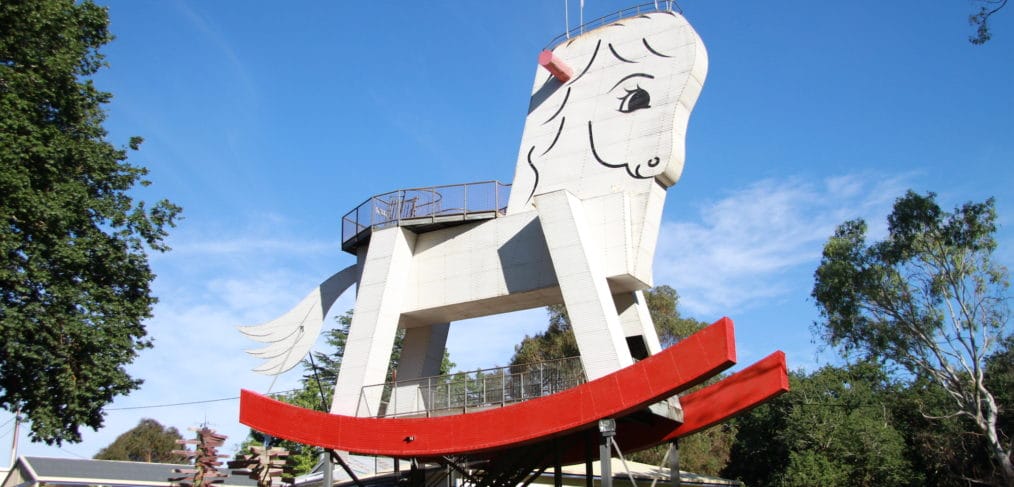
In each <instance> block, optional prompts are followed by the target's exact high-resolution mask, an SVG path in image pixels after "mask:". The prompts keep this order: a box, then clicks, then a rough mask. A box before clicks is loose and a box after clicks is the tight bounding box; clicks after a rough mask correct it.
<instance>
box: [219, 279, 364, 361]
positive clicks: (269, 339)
mask: <svg viewBox="0 0 1014 487" xmlns="http://www.w3.org/2000/svg"><path fill="white" fill-rule="evenodd" d="M360 272H361V269H360V268H359V266H358V265H356V264H353V265H350V266H348V267H346V268H345V269H342V270H341V271H339V272H337V273H336V274H335V275H333V276H331V277H329V278H327V280H325V281H324V282H322V283H321V284H320V286H318V287H317V288H316V289H314V290H313V291H310V294H307V295H306V297H305V298H303V300H302V301H300V302H299V304H297V305H296V306H295V307H294V308H292V309H290V310H289V311H288V312H286V313H285V314H283V315H282V316H279V317H278V318H275V319H273V320H271V321H268V322H266V323H263V324H260V325H254V326H240V327H238V328H239V331H240V333H243V334H244V335H246V336H247V337H248V338H250V339H251V340H255V341H258V342H263V343H268V345H267V346H265V347H263V348H258V349H255V350H247V353H249V354H250V355H253V356H255V357H257V358H261V359H264V363H263V364H261V365H260V366H258V367H256V368H255V369H253V371H254V372H258V373H261V374H265V375H278V374H281V373H283V372H286V371H288V370H290V369H292V368H293V367H295V366H296V364H298V363H299V362H300V361H302V360H303V357H304V356H306V353H307V352H309V351H310V348H311V347H312V346H313V343H314V342H315V341H316V340H317V336H318V335H320V328H321V326H322V325H323V324H324V318H325V317H326V316H327V312H328V311H329V310H330V309H331V306H333V305H334V302H335V301H337V300H338V297H339V296H341V295H342V293H344V292H345V290H347V289H348V288H349V287H351V286H352V285H353V284H355V283H356V282H358V281H359V273H360Z"/></svg>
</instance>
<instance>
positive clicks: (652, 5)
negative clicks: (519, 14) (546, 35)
mask: <svg viewBox="0 0 1014 487" xmlns="http://www.w3.org/2000/svg"><path fill="white" fill-rule="evenodd" d="M672 11H676V12H678V13H680V14H681V15H682V14H683V9H682V8H680V6H679V5H677V4H676V2H675V0H658V1H655V2H648V3H642V4H640V5H634V6H633V7H627V8H625V9H622V10H617V11H615V12H611V13H608V14H605V15H603V16H601V17H599V18H597V19H593V20H589V21H588V22H585V23H583V24H581V25H579V26H577V27H574V28H573V29H570V30H568V31H567V32H564V33H563V34H560V35H558V36H556V37H554V38H553V40H551V41H549V44H546V47H544V48H543V49H544V50H552V49H553V48H554V47H556V46H557V45H558V44H560V43H561V42H563V41H565V40H567V39H570V38H571V37H572V36H578V35H581V34H584V33H585V32H587V31H590V30H594V29H596V28H598V27H601V26H603V25H606V24H611V23H613V22H616V21H617V20H620V19H625V18H627V17H631V16H634V15H640V14H642V13H649V12H672Z"/></svg>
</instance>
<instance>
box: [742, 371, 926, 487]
mask: <svg viewBox="0 0 1014 487" xmlns="http://www.w3.org/2000/svg"><path fill="white" fill-rule="evenodd" d="M900 387H901V386H900V385H899V384H898V383H897V382H895V381H892V380H891V379H890V378H889V377H888V376H887V374H886V373H885V372H884V371H883V369H882V368H880V366H879V364H876V363H874V362H863V363H859V364H855V365H852V366H848V367H833V366H825V367H822V368H821V369H819V370H817V371H816V372H814V373H812V374H805V373H802V372H794V373H792V374H790V391H789V393H788V394H784V395H782V396H779V397H778V398H775V399H774V400H772V401H771V402H769V403H767V404H764V405H761V406H760V407H758V408H756V409H755V410H753V411H751V412H750V413H748V414H746V415H744V416H742V417H740V418H738V419H737V420H736V421H735V422H736V425H737V427H738V432H737V436H736V442H735V444H734V446H733V448H732V455H731V459H730V462H729V465H728V466H727V467H726V469H725V470H724V471H723V472H722V473H723V475H726V476H728V477H730V478H736V479H739V480H743V481H745V482H746V483H747V484H748V485H759V486H810V485H824V486H852V485H868V486H904V485H921V482H922V480H923V479H922V477H921V475H920V474H919V473H918V472H917V471H915V469H914V468H913V466H912V462H911V460H910V458H909V455H908V451H907V444H906V438H905V436H904V435H903V434H902V432H901V431H900V430H899V428H898V427H897V422H896V421H894V408H893V406H892V404H893V403H894V402H895V399H894V398H895V397H896V395H897V394H898V392H899V390H900Z"/></svg>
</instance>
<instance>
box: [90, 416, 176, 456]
mask: <svg viewBox="0 0 1014 487" xmlns="http://www.w3.org/2000/svg"><path fill="white" fill-rule="evenodd" d="M182 439H183V436H182V435H180V432H179V430H177V429H176V428H175V427H171V426H170V427H168V428H166V427H164V426H162V424H160V423H159V422H158V421H155V420H154V419H147V418H145V419H142V420H141V421H140V422H139V423H137V426H135V427H133V428H131V429H130V430H129V431H127V432H125V433H123V434H121V435H120V436H117V437H116V440H114V441H113V442H112V443H110V444H109V446H107V447H105V448H103V449H101V450H99V452H98V453H96V454H95V459H96V460H123V461H129V462H145V463H179V462H181V461H183V460H184V458H183V457H182V456H180V455H177V454H174V453H173V452H172V451H173V450H175V449H178V448H179V445H177V444H176V440H182Z"/></svg>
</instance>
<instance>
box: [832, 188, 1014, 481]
mask: <svg viewBox="0 0 1014 487" xmlns="http://www.w3.org/2000/svg"><path fill="white" fill-rule="evenodd" d="M887 223H888V227H887V231H888V234H887V236H886V238H885V239H884V240H882V241H879V242H873V243H867V241H866V232H867V228H866V223H865V222H864V221H863V220H852V221H848V222H845V223H843V224H842V225H840V226H838V228H837V229H836V231H835V233H834V235H833V236H832V237H831V238H830V240H828V242H827V244H826V245H825V246H824V253H823V258H822V260H821V262H820V265H819V267H818V268H817V270H816V273H815V284H814V287H813V292H812V295H813V297H814V299H815V300H816V303H817V305H818V308H819V310H820V314H821V317H822V320H821V321H819V322H818V323H816V324H815V331H816V332H818V333H819V334H820V336H821V337H822V338H823V339H824V340H825V341H827V342H828V343H830V344H832V345H834V346H837V347H839V350H840V351H841V353H842V354H844V355H846V356H848V355H852V354H857V355H859V356H861V357H864V358H869V359H873V360H877V361H881V362H884V363H888V364H895V365H898V366H901V367H903V368H904V370H906V371H907V372H908V373H909V374H911V375H912V376H915V377H922V378H926V379H928V380H932V381H933V382H935V383H936V384H938V385H939V386H940V387H942V388H943V389H944V390H945V391H946V393H947V395H948V396H949V399H950V406H951V407H950V412H949V415H951V416H963V417H966V418H968V419H970V420H971V424H974V427H975V431H974V433H977V434H981V435H983V436H984V438H985V440H986V443H987V445H988V449H989V454H990V457H991V458H992V461H993V462H994V464H995V465H996V468H997V469H999V471H1000V472H1001V475H1002V477H1003V478H1004V481H1005V483H1006V484H1007V485H1011V484H1014V467H1012V465H1011V458H1010V457H1011V444H1010V443H1009V442H1006V441H1004V440H1003V432H1002V431H1001V430H1000V429H999V427H998V420H999V418H1000V412H1001V409H1000V405H999V404H998V402H997V391H995V390H993V389H991V386H990V383H989V381H988V380H987V359H988V358H989V357H990V356H991V355H992V354H994V353H995V352H997V351H998V350H1000V349H1001V346H1002V344H1003V342H1004V340H1005V339H1006V338H1007V337H1009V336H1010V328H1009V326H1008V320H1009V312H1010V305H1009V300H1010V298H1009V296H1008V289H1009V285H1010V284H1009V275H1008V272H1007V269H1006V268H1004V267H1003V266H1001V265H999V264H997V263H996V262H994V260H993V252H994V250H995V249H996V246H997V243H996V240H995V238H994V234H995V232H996V210H995V208H994V202H993V200H992V199H988V200H986V201H984V202H981V203H971V202H970V203H966V204H964V205H962V206H960V207H958V208H956V209H955V210H954V211H953V212H947V211H944V210H942V209H941V208H940V206H939V205H938V204H937V203H936V200H935V195H934V194H933V193H929V194H926V195H919V194H916V193H914V192H911V191H909V192H908V193H907V194H905V195H904V196H902V197H901V198H899V199H898V200H897V201H896V202H895V204H894V209H893V212H892V213H891V214H890V215H889V216H888V219H887Z"/></svg>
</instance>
